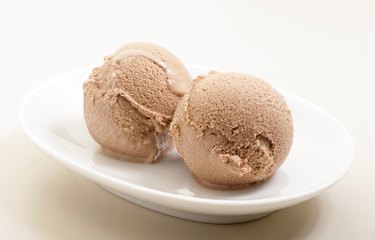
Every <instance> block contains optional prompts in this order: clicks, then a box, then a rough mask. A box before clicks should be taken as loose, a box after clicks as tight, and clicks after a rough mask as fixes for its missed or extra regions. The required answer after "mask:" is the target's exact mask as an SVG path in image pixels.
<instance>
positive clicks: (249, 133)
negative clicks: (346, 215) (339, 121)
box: [170, 73, 293, 188]
mask: <svg viewBox="0 0 375 240" xmlns="http://www.w3.org/2000/svg"><path fill="white" fill-rule="evenodd" d="M170 129H171V135H172V137H173V139H174V141H175V142H176V147H177V150H178V152H179V154H180V156H181V157H182V158H183V159H184V161H185V163H186V165H187V166H188V168H189V169H190V170H191V172H192V173H193V175H194V176H195V178H196V179H197V180H198V181H199V182H201V183H202V184H204V185H207V186H210V187H214V188H238V187H243V186H247V185H249V184H252V183H254V182H259V181H263V180H265V179H268V178H269V177H271V176H272V175H273V174H274V173H275V171H276V170H277V169H278V168H279V167H280V165H281V164H282V163H283V162H284V160H285V159H286V157H287V155H288V152H289V150H290V147H291V145H292V138H293V122H292V116H291V112H290V111H289V109H288V106H287V104H286V102H285V100H284V98H283V97H282V96H281V95H280V94H279V93H278V92H277V91H276V90H275V89H274V88H272V87H271V86H270V85H269V84H268V83H266V82H265V81H263V80H260V79H258V78H255V77H253V76H249V75H245V74H240V73H211V74H208V75H207V76H201V77H198V78H197V79H195V80H194V81H193V83H192V85H191V88H190V89H189V91H188V92H187V93H186V94H185V96H184V97H183V98H182V100H181V101H180V103H179V105H178V106H177V109H176V112H175V115H174V118H173V121H172V123H171V127H170Z"/></svg>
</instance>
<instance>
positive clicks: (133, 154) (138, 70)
mask: <svg viewBox="0 0 375 240" xmlns="http://www.w3.org/2000/svg"><path fill="white" fill-rule="evenodd" d="M190 82H191V77H190V75H189V72H188V71H187V69H186V68H185V66H184V65H183V64H182V62H181V61H180V60H179V59H178V58H177V57H176V56H175V55H173V54H172V53H170V52H169V51H167V50H166V49H164V48H161V47H159V46H157V45H154V44H150V43H129V44H126V45H124V46H123V47H121V48H120V49H118V50H117V51H116V52H115V53H114V54H113V55H110V56H107V57H105V58H104V64H103V65H102V66H99V67H97V68H95V69H93V71H92V73H91V75H90V77H89V79H88V80H86V81H85V82H84V85H83V90H84V117H85V121H86V125H87V128H88V130H89V132H90V134H91V136H92V137H93V138H94V139H95V141H96V142H97V143H99V144H100V145H101V146H102V147H103V149H106V150H109V151H112V152H114V153H118V154H120V155H121V156H124V157H125V158H127V159H131V160H133V161H137V162H145V163H152V162H155V161H157V158H158V156H159V155H160V153H161V152H162V151H164V150H165V149H166V148H167V147H168V145H169V144H170V142H171V141H170V137H169V135H168V128H169V124H170V122H171V121H172V117H173V114H174V111H175V109H176V106H177V103H178V102H179V100H180V98H181V96H182V95H183V94H184V93H185V92H186V90H187V89H188V86H189V84H190Z"/></svg>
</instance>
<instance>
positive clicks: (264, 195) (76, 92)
mask: <svg viewBox="0 0 375 240" xmlns="http://www.w3.org/2000/svg"><path fill="white" fill-rule="evenodd" d="M189 70H190V72H191V73H192V75H193V76H194V75H196V74H199V73H202V72H203V73H204V72H207V70H206V69H202V68H197V67H190V68H189ZM90 71H91V68H85V69H81V70H78V71H75V72H71V73H68V74H65V75H63V76H60V77H57V78H55V79H53V80H51V81H49V82H47V83H45V84H43V85H42V86H40V87H39V88H37V89H36V90H35V91H33V92H32V93H31V94H30V95H29V96H28V97H27V98H26V99H25V100H24V103H23V105H22V107H21V109H20V118H21V124H22V128H23V130H24V132H25V133H26V135H27V136H28V137H29V138H30V139H31V140H32V141H33V142H34V143H35V144H36V145H37V146H38V147H40V148H41V149H42V150H43V151H45V152H46V153H47V154H48V155H49V156H51V157H52V158H54V159H55V160H57V161H58V162H60V163H61V164H62V165H64V166H66V167H68V168H70V169H72V170H73V171H76V172H77V173H79V174H81V175H83V176H85V177H87V178H89V179H91V180H92V181H94V182H96V183H97V184H99V185H100V186H102V187H104V188H106V189H107V190H109V191H111V192H113V193H114V194H117V195H119V196H120V197H122V198H125V199H127V200H129V201H132V202H134V203H136V204H139V205H142V206H144V207H146V208H150V209H153V210H155V211H159V212H162V213H165V214H168V215H172V216H176V217H180V218H185V219H190V220H194V221H201V222H208V223H235V222H243V221H249V220H253V219H256V218H259V217H262V216H265V215H267V214H268V213H270V212H272V211H275V210H278V209H281V208H285V207H289V206H292V205H295V204H297V203H300V202H302V201H305V200H307V199H309V198H312V197H314V196H316V195H317V194H319V193H321V192H322V191H323V190H326V189H327V188H328V187H330V186H332V185H333V184H334V183H336V182H337V181H338V180H339V179H341V178H342V177H343V176H344V174H345V173H346V172H347V171H348V170H349V168H350V166H351V164H352V161H353V158H354V145H353V142H352V140H351V137H350V135H349V133H348V132H347V130H346V129H345V128H344V127H343V126H342V125H341V124H340V123H339V122H338V121H337V120H335V119H334V118H333V117H331V116H330V115H329V114H328V113H326V112H324V111H323V110H321V109H319V108H318V107H316V106H314V105H312V104H310V103H308V102H306V101H304V100H302V99H300V98H298V97H296V96H294V95H292V94H289V93H287V92H284V91H281V93H282V94H283V95H284V96H285V98H286V100H287V102H288V105H289V107H290V108H291V110H292V113H293V118H294V126H295V136H294V143H293V146H292V149H291V152H290V154H289V156H288V159H287V160H286V161H285V163H284V164H283V165H282V167H281V168H280V169H279V170H278V172H277V173H276V174H275V176H273V177H272V178H271V179H270V180H268V181H266V182H265V183H262V184H257V185H254V186H251V187H249V188H246V189H242V190H236V191H219V190H211V189H207V188H204V187H202V186H200V185H199V184H197V183H196V182H195V180H194V179H193V178H192V176H191V174H190V173H189V171H188V169H187V168H186V167H185V165H184V163H183V161H182V160H181V159H179V158H178V156H177V154H176V152H175V151H173V152H171V153H169V154H168V155H166V156H165V157H164V158H163V159H161V161H160V162H159V163H157V164H153V165H145V164H136V163H130V162H125V161H118V160H114V159H111V158H109V157H106V156H104V155H102V154H101V153H100V151H98V149H99V148H98V145H97V144H96V143H95V142H94V141H93V139H92V138H91V137H90V135H89V133H88V131H87V129H86V125H85V122H84V119H83V112H82V105H83V103H82V98H83V97H82V82H83V81H84V80H85V79H86V78H87V77H88V75H89V73H90Z"/></svg>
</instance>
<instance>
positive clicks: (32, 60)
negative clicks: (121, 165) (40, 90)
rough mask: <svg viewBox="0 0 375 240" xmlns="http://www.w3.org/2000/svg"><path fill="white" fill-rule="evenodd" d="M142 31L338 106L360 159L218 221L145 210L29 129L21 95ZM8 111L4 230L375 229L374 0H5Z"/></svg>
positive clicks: (362, 233)
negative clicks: (322, 183) (257, 210)
mask: <svg viewBox="0 0 375 240" xmlns="http://www.w3.org/2000/svg"><path fill="white" fill-rule="evenodd" d="M234 2H235V3H234ZM130 41H148V42H153V43H156V44H159V45H161V46H163V47H165V48H167V49H169V50H170V51H172V52H173V53H175V54H176V55H177V56H179V57H180V58H181V59H182V60H183V61H184V62H185V63H190V64H196V65H202V66H208V67H211V68H213V69H220V70H225V71H242V72H247V73H250V74H253V75H257V76H260V77H262V78H263V79H265V80H267V81H269V82H271V83H272V84H274V85H276V86H278V87H280V88H283V89H285V90H287V91H289V92H292V93H294V94H296V95H298V96H300V97H303V98H305V99H307V100H309V101H311V102H313V103H314V104H316V105H318V106H320V107H321V108H323V109H325V110H327V111H328V112H330V113H331V114H333V115H334V116H335V117H337V118H338V119H339V120H340V121H341V122H342V123H343V124H344V125H345V126H346V127H347V128H348V129H349V131H350V132H351V133H352V135H353V138H354V141H355V143H356V147H357V155H356V161H355V163H354V165H353V168H352V170H351V171H350V173H349V174H348V175H347V176H346V177H345V178H344V179H343V180H342V181H341V182H340V183H338V184H337V185H335V186H334V187H333V188H331V189H330V190H329V191H327V192H325V193H324V194H322V195H321V196H319V197H317V198H314V199H312V200H310V201H307V202H305V203H302V204H299V205H297V206H294V207H291V208H288V209H284V210H281V211H278V212H276V213H274V214H272V215H270V216H268V217H266V218H264V219H261V220H259V221H255V222H250V223H246V224H239V225H228V226H219V225H208V224H201V223H194V222H189V221H185V220H180V219H175V218H172V217H168V216H164V215H162V214H159V213H155V212H152V211H149V210H146V209H143V208H141V207H138V206H136V205H133V204H131V203H128V202H126V201H125V200H122V199H119V198H117V197H115V196H113V195H111V194H109V193H107V192H105V191H104V190H102V189H101V188H99V187H97V186H96V185H94V184H93V183H91V182H89V181H88V180H86V179H84V178H83V177H80V176H78V175H77V174H75V173H73V172H71V171H69V170H67V169H65V168H63V167H61V166H60V165H58V164H57V163H55V162H54V161H53V160H52V159H49V158H48V157H46V156H45V155H44V154H43V153H42V152H41V151H39V150H38V149H37V148H35V147H34V146H33V145H32V144H31V143H30V142H29V141H28V140H27V139H26V137H25V136H24V135H23V134H22V133H21V130H20V128H19V124H18V116H17V112H18V107H19V105H20V103H21V101H22V98H23V97H24V96H25V95H26V94H27V93H28V92H30V91H31V90H32V89H33V88H35V87H36V86H38V85H39V84H41V83H43V82H45V81H48V79H49V78H51V77H54V76H56V75H59V74H62V73H65V72H67V71H71V70H74V69H77V68H81V67H85V66H88V65H93V64H97V63H100V61H101V59H102V57H103V56H105V55H107V54H110V53H112V52H113V51H114V50H116V49H117V48H119V47H120V46H121V45H122V44H124V43H126V42H130ZM0 109H1V115H0V119H1V120H0V121H1V124H0V154H1V155H0V156H1V157H0V238H1V239H168V238H170V239H191V238H193V237H197V238H198V237H199V238H200V239H203V238H204V239H234V238H238V239H250V238H254V239H374V238H375V216H374V215H375V207H374V205H373V204H374V202H375V193H374V185H375V174H374V172H375V153H374V151H373V149H374V143H375V141H374V138H373V137H372V136H373V135H374V134H375V128H374V126H373V123H374V122H375V4H374V2H373V1H371V0H369V1H355V0H351V1H336V0H331V1H323V0H319V1H297V0H296V1H102V2H99V1H59V2H57V1H56V2H53V1H39V0H36V1H4V0H0ZM317 151H319V149H317ZM322 167H324V166H322Z"/></svg>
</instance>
